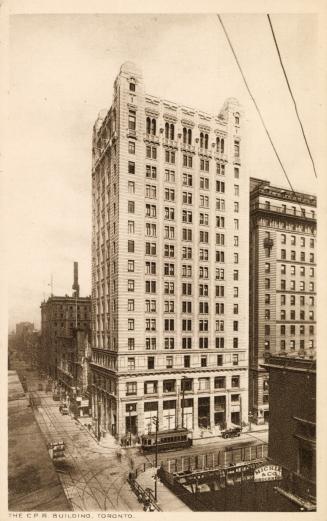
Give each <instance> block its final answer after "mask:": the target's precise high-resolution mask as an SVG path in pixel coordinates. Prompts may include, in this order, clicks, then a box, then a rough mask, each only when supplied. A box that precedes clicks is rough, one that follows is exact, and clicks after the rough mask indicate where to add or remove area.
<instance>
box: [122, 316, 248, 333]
mask: <svg viewBox="0 0 327 521" xmlns="http://www.w3.org/2000/svg"><path fill="white" fill-rule="evenodd" d="M181 322H182V331H192V329H193V321H192V320H190V319H183V320H182V321H181ZM163 326H164V331H171V332H173V331H175V319H173V318H165V319H164V321H163ZM198 328H199V331H200V332H201V331H209V320H205V319H200V320H199V321H198ZM238 328H239V323H238V320H234V321H233V331H238ZM127 329H128V331H134V330H135V319H134V318H128V319H127ZM156 330H157V319H156V318H146V319H145V331H156ZM216 331H224V321H222V320H216Z"/></svg>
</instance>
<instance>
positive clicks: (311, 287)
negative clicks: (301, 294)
mask: <svg viewBox="0 0 327 521" xmlns="http://www.w3.org/2000/svg"><path fill="white" fill-rule="evenodd" d="M288 283H289V287H288V289H289V290H290V291H296V281H295V280H290V281H288ZM270 287H271V281H270V279H265V289H270ZM297 287H298V291H306V289H307V290H308V291H314V289H315V285H314V282H309V284H307V286H306V283H305V281H304V280H301V281H299V282H298V284H297ZM280 289H281V290H282V291H283V290H286V280H285V279H282V280H281V281H280Z"/></svg>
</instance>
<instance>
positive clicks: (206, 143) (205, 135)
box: [204, 134, 209, 149]
mask: <svg viewBox="0 0 327 521" xmlns="http://www.w3.org/2000/svg"><path fill="white" fill-rule="evenodd" d="M208 144H209V136H208V134H204V148H206V149H207V148H208Z"/></svg>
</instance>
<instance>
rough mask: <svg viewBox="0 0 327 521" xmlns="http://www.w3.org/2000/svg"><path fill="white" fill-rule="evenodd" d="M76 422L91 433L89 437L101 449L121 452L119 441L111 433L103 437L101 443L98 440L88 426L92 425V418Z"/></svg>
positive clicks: (79, 419)
mask: <svg viewBox="0 0 327 521" xmlns="http://www.w3.org/2000/svg"><path fill="white" fill-rule="evenodd" d="M83 420H84V421H83ZM75 421H76V422H78V423H79V424H80V425H82V426H83V427H84V429H85V430H86V431H87V432H88V433H89V435H90V436H91V437H92V438H93V439H94V440H95V441H96V442H97V444H98V445H99V446H100V447H103V448H104V449H113V448H115V449H117V451H119V450H120V445H119V443H118V441H117V440H116V439H115V438H114V436H112V435H111V434H109V433H107V435H106V436H105V437H101V439H100V441H99V440H98V439H97V437H96V436H95V434H94V432H93V430H92V429H89V428H88V426H87V424H88V423H90V418H86V417H81V418H75Z"/></svg>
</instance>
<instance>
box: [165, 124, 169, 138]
mask: <svg viewBox="0 0 327 521" xmlns="http://www.w3.org/2000/svg"><path fill="white" fill-rule="evenodd" d="M165 138H166V139H168V138H169V123H165Z"/></svg>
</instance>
